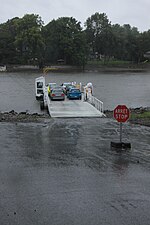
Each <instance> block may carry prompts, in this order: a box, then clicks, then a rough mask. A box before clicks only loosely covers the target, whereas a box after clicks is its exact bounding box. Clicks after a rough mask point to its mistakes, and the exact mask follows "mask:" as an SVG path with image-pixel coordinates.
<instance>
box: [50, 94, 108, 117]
mask: <svg viewBox="0 0 150 225" xmlns="http://www.w3.org/2000/svg"><path fill="white" fill-rule="evenodd" d="M97 105H98V104H97ZM47 107H48V111H49V114H50V116H51V117H60V118H61V117H62V118H64V117H67V118H69V117H80V118H82V117H102V116H103V115H104V114H103V110H102V107H96V103H95V104H94V103H93V102H92V101H89V100H88V101H85V100H84V97H82V100H76V99H75V100H69V99H67V97H66V98H65V100H64V101H51V100H50V98H49V97H47Z"/></svg>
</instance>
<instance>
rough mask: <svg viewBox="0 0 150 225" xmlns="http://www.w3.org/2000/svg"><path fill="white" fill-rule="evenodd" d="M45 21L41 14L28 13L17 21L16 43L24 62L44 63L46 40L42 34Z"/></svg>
mask: <svg viewBox="0 0 150 225" xmlns="http://www.w3.org/2000/svg"><path fill="white" fill-rule="evenodd" d="M42 26H43V21H42V20H41V17H39V15H34V14H26V15H25V16H24V17H23V18H21V19H19V20H18V22H17V35H16V39H15V45H16V48H17V51H18V54H19V56H20V58H21V60H22V63H30V62H32V63H33V62H34V61H37V62H38V64H41V63H42V58H43V51H44V40H43V38H42V35H41V28H42Z"/></svg>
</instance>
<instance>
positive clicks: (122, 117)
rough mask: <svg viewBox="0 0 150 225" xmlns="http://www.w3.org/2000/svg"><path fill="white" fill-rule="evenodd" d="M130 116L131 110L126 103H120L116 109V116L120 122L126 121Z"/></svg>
mask: <svg viewBox="0 0 150 225" xmlns="http://www.w3.org/2000/svg"><path fill="white" fill-rule="evenodd" d="M129 116H130V111H129V109H128V108H127V106H126V105H118V106H117V107H116V108H115V109H114V118H115V119H116V120H117V121H118V122H120V123H124V122H126V121H127V120H128V119H129Z"/></svg>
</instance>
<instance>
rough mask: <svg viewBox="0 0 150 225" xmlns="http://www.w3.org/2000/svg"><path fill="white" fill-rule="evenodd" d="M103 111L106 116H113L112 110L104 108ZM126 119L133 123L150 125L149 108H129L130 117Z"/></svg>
mask: <svg viewBox="0 0 150 225" xmlns="http://www.w3.org/2000/svg"><path fill="white" fill-rule="evenodd" d="M104 113H105V114H106V117H107V118H113V111H109V110H106V111H105V112H104ZM128 121H129V122H130V123H133V124H139V125H144V126H149V127H150V108H149V107H145V108H143V107H140V108H135V109H130V118H129V120H128Z"/></svg>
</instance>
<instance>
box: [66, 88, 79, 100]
mask: <svg viewBox="0 0 150 225" xmlns="http://www.w3.org/2000/svg"><path fill="white" fill-rule="evenodd" d="M67 98H69V99H80V100H81V99H82V93H81V91H80V90H79V89H77V88H71V89H69V91H68V92H67Z"/></svg>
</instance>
